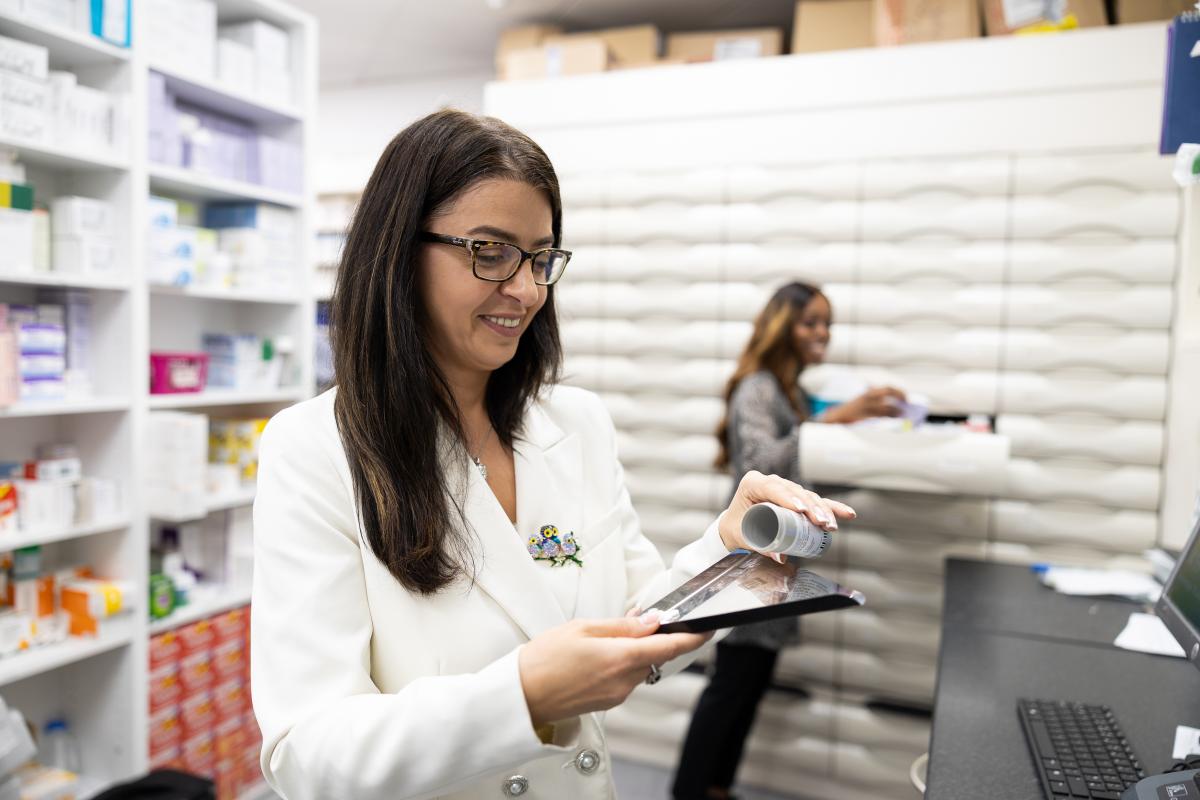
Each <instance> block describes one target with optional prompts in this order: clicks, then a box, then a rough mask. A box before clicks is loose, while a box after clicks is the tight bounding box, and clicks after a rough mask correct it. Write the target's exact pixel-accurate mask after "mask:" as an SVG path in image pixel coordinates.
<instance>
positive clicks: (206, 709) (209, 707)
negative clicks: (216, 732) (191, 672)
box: [179, 691, 217, 739]
mask: <svg viewBox="0 0 1200 800" xmlns="http://www.w3.org/2000/svg"><path fill="white" fill-rule="evenodd" d="M179 721H180V722H181V723H182V725H183V735H184V738H187V739H190V738H191V737H193V736H195V735H196V734H198V733H202V732H204V731H211V730H212V727H213V725H214V724H215V723H216V721H217V704H216V703H215V702H214V701H213V693H212V692H208V691H204V692H196V693H194V694H189V695H188V696H187V697H185V698H183V701H182V702H181V703H180V704H179Z"/></svg>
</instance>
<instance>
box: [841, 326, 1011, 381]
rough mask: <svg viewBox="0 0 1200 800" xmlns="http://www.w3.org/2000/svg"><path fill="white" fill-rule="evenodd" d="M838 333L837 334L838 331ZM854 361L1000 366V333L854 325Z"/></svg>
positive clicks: (884, 364) (991, 368) (911, 365)
mask: <svg viewBox="0 0 1200 800" xmlns="http://www.w3.org/2000/svg"><path fill="white" fill-rule="evenodd" d="M839 333H840V331H839ZM855 336H856V337H857V341H856V343H855V356H854V357H855V360H856V362H857V363H860V364H871V365H877V366H882V367H891V366H903V367H905V368H909V369H912V368H920V367H924V366H933V367H954V368H957V369H979V370H989V371H992V372H994V371H995V370H997V369H999V367H1000V331H999V329H996V328H991V329H988V328H961V327H958V326H951V325H910V324H906V325H888V326H884V325H855Z"/></svg>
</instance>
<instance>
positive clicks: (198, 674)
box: [179, 650, 217, 693]
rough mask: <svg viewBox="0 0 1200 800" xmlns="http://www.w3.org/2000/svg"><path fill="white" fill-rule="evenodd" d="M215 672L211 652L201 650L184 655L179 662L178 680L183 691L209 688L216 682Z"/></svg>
mask: <svg viewBox="0 0 1200 800" xmlns="http://www.w3.org/2000/svg"><path fill="white" fill-rule="evenodd" d="M216 680H217V673H216V672H215V671H214V670H213V665H212V653H210V652H208V651H207V650H203V651H201V652H199V653H192V654H191V655H188V656H184V657H183V660H182V661H180V662H179V682H180V683H182V684H183V690H184V692H189V693H190V692H195V691H198V690H201V689H210V688H212V685H213V684H214V683H216Z"/></svg>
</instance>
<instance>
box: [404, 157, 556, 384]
mask: <svg viewBox="0 0 1200 800" xmlns="http://www.w3.org/2000/svg"><path fill="white" fill-rule="evenodd" d="M552 220H553V216H552V213H551V210H550V201H549V200H548V199H547V197H546V195H545V193H544V192H542V191H541V190H539V189H535V188H534V187H532V186H530V185H529V184H527V183H523V182H521V181H518V180H509V179H499V178H488V179H485V180H482V181H480V182H479V183H477V184H475V185H474V186H472V187H470V188H468V189H466V190H465V191H464V192H462V194H460V195H459V196H458V197H457V198H456V199H455V200H454V201H453V202H452V203H451V204H450V206H449V207H448V208H446V209H444V210H443V211H442V212H440V213H439V214H437V215H436V216H435V217H433V218H432V219H431V220H430V221H429V223H428V225H427V226H426V230H428V231H430V232H432V233H439V234H445V235H449V236H460V237H463V238H468V239H485V240H488V241H496V242H507V243H509V244H515V245H517V246H518V247H520V248H522V249H524V250H527V251H534V250H538V249H540V248H543V247H552V246H554V233H553V225H552ZM420 286H421V299H422V301H423V302H424V305H425V309H426V310H427V312H428V315H429V326H430V330H429V331H428V334H429V337H430V341H429V347H430V350H431V351H432V352H433V356H434V360H435V361H436V362H437V363H438V365H439V367H441V369H442V370H443V371H455V372H459V373H462V372H486V373H490V372H493V371H494V370H496V369H499V368H500V367H502V366H504V365H505V364H506V363H508V362H509V361H510V360H511V359H512V358H513V356H515V355H516V353H517V344H518V343H519V342H520V338H521V335H522V334H523V333H524V332H525V331H526V329H528V328H529V323H530V322H531V321H532V320H533V318H534V316H535V315H536V314H537V313H538V311H540V310H541V308H542V306H543V305H544V304H545V302H546V295H547V293H548V292H549V288H548V287H546V286H539V285H537V284H536V283H534V281H533V271H532V269H531V266H530V264H529V262H528V261H525V262H524V263H522V264H521V268H520V269H518V270H517V273H516V274H515V275H513V276H512V277H511V278H509V279H508V280H507V281H505V282H504V283H494V282H491V281H485V280H481V279H479V278H476V277H475V275H474V274H473V273H472V272H471V256H470V254H469V253H468V252H467V251H466V250H465V249H463V248H461V247H457V246H454V245H448V244H440V243H430V244H425V245H424V246H423V248H422V251H421V263H420Z"/></svg>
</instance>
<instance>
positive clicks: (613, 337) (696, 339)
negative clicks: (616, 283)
mask: <svg viewBox="0 0 1200 800" xmlns="http://www.w3.org/2000/svg"><path fill="white" fill-rule="evenodd" d="M749 335H750V323H747V322H709V321H704V322H676V321H673V320H663V319H643V320H638V321H636V322H635V321H633V320H628V319H608V320H600V319H581V320H576V321H574V322H571V323H568V324H564V325H563V326H562V340H563V347H564V348H566V350H567V352H570V353H573V354H582V355H605V354H607V355H620V356H645V355H674V356H679V357H691V356H708V355H712V354H713V353H716V354H717V355H719V356H721V357H722V358H737V356H738V354H739V353H740V352H741V349H742V347H743V346H744V343H745V340H746V338H747V337H748V336H749Z"/></svg>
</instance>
